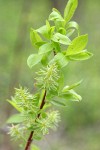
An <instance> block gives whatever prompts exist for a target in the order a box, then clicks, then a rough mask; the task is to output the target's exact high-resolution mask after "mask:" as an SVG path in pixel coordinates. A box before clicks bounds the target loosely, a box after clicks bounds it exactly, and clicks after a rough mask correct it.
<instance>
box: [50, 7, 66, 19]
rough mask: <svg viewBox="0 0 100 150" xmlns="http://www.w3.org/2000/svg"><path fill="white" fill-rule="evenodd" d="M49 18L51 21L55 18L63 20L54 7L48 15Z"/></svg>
mask: <svg viewBox="0 0 100 150" xmlns="http://www.w3.org/2000/svg"><path fill="white" fill-rule="evenodd" d="M49 20H51V21H55V20H59V21H64V19H63V17H62V16H61V14H60V12H59V11H58V10H56V9H53V12H52V13H51V14H50V15H49Z"/></svg>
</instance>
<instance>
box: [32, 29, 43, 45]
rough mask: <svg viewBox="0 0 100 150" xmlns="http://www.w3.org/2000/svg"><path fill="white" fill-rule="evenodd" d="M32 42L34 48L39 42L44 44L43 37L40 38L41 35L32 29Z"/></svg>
mask: <svg viewBox="0 0 100 150" xmlns="http://www.w3.org/2000/svg"><path fill="white" fill-rule="evenodd" d="M30 40H31V43H32V45H33V46H36V45H35V44H36V43H37V42H42V39H41V37H40V36H39V34H38V33H37V31H36V30H34V29H32V28H31V30H30Z"/></svg>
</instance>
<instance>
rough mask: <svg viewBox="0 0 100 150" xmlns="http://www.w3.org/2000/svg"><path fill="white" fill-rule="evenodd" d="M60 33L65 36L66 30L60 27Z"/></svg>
mask: <svg viewBox="0 0 100 150" xmlns="http://www.w3.org/2000/svg"><path fill="white" fill-rule="evenodd" d="M58 32H59V33H61V34H63V35H66V30H65V28H63V27H60V28H59V29H58Z"/></svg>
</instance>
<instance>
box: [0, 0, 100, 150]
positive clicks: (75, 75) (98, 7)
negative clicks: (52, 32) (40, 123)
mask: <svg viewBox="0 0 100 150" xmlns="http://www.w3.org/2000/svg"><path fill="white" fill-rule="evenodd" d="M66 3H67V0H17V1H15V0H0V150H13V149H14V150H17V149H18V147H17V144H16V142H14V141H11V140H10V137H9V136H8V135H7V134H6V125H5V122H6V119H7V118H8V117H9V116H10V115H11V114H13V113H14V112H15V110H14V109H13V108H12V107H11V106H10V105H9V104H8V102H7V101H6V99H8V98H10V97H11V95H13V93H14V87H18V86H19V85H22V86H26V87H28V88H29V89H30V91H33V90H34V87H33V84H34V83H33V76H34V72H35V70H34V69H33V70H30V69H29V68H28V66H27V64H26V61H27V57H28V56H29V54H31V53H32V52H34V48H33V47H32V45H31V43H30V38H29V31H30V28H31V27H34V28H38V27H40V26H42V25H44V23H45V20H46V19H47V18H48V15H49V13H50V12H51V9H52V7H56V8H58V9H59V10H60V11H61V12H63V8H64V7H65V5H66ZM73 20H75V21H77V22H78V23H79V25H80V27H81V34H84V33H88V34H89V43H88V50H89V51H91V52H93V53H94V56H93V57H92V58H91V59H90V60H87V61H85V62H84V61H82V62H77V63H70V64H69V66H68V67H67V69H66V70H65V72H66V82H67V83H68V84H70V83H74V82H77V81H79V80H81V79H84V80H83V83H82V84H81V85H80V87H78V88H77V92H78V93H79V94H80V95H82V97H83V100H82V101H81V102H79V103H76V102H75V103H74V102H70V103H69V104H68V107H67V108H66V110H61V112H62V113H61V114H62V123H61V124H60V126H59V129H58V131H56V132H55V133H53V132H51V134H50V135H49V136H47V137H46V139H44V140H43V141H42V142H39V145H40V147H41V150H44V149H45V150H100V100H99V95H100V52H99V49H100V29H99V28H100V0H79V6H78V9H77V11H76V13H75V15H74V19H73Z"/></svg>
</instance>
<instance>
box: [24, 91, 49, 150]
mask: <svg viewBox="0 0 100 150" xmlns="http://www.w3.org/2000/svg"><path fill="white" fill-rule="evenodd" d="M45 98H46V90H45V92H44V96H43V99H42V102H41V105H40V110H41V109H42V108H43V106H44V105H45ZM40 115H41V113H39V114H38V116H37V118H39V117H40ZM33 134H34V131H31V133H30V135H29V138H28V140H27V144H26V147H25V150H30V146H31V143H32V137H33Z"/></svg>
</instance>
